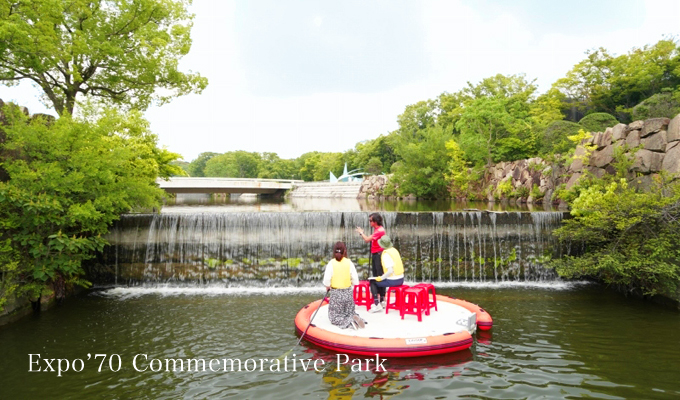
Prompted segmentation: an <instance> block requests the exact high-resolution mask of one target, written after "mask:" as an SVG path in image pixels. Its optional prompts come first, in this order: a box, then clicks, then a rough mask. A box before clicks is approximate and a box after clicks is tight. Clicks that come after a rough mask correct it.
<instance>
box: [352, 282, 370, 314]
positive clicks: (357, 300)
mask: <svg viewBox="0 0 680 400" xmlns="http://www.w3.org/2000/svg"><path fill="white" fill-rule="evenodd" d="M352 296H353V297H354V304H355V305H357V306H366V311H368V309H369V308H371V305H373V297H372V296H371V285H370V283H369V282H368V281H359V284H358V285H354V291H353V292H352Z"/></svg>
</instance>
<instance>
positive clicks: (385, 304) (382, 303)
mask: <svg viewBox="0 0 680 400" xmlns="http://www.w3.org/2000/svg"><path fill="white" fill-rule="evenodd" d="M380 305H381V306H382V308H385V307H387V302H386V301H385V300H383V301H381V302H380Z"/></svg>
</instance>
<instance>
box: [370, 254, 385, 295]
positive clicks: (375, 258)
mask: <svg viewBox="0 0 680 400" xmlns="http://www.w3.org/2000/svg"><path fill="white" fill-rule="evenodd" d="M380 257H382V251H380V252H378V253H371V270H372V271H373V276H382V274H383V267H382V260H381V259H380ZM371 282H373V281H371ZM371 287H373V286H371ZM371 293H373V289H371ZM378 293H379V294H380V296H381V297H385V288H384V287H382V288H378ZM373 298H374V299H375V298H376V297H375V294H373Z"/></svg>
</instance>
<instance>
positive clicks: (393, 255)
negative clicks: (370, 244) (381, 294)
mask: <svg viewBox="0 0 680 400" xmlns="http://www.w3.org/2000/svg"><path fill="white" fill-rule="evenodd" d="M378 244H379V245H380V247H382V248H383V252H382V255H381V256H380V261H381V262H382V269H383V274H382V275H380V276H377V277H371V278H368V279H369V280H370V282H371V294H372V295H373V299H374V300H373V302H374V304H373V306H371V309H370V310H368V311H369V312H373V313H375V312H378V311H381V310H384V309H385V308H384V306H383V305H382V304H381V303H380V301H379V300H378V290H379V288H386V287H392V286H401V285H403V284H404V263H403V262H402V261H401V255H400V254H399V251H397V249H395V248H394V246H392V239H390V237H389V236H387V235H384V236H383V237H381V238H380V239H378ZM383 290H384V289H383Z"/></svg>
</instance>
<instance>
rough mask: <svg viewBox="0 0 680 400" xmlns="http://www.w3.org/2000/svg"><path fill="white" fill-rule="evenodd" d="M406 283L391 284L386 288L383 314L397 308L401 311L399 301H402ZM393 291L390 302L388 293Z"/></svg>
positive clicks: (406, 286) (406, 287)
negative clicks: (392, 299) (392, 298)
mask: <svg viewBox="0 0 680 400" xmlns="http://www.w3.org/2000/svg"><path fill="white" fill-rule="evenodd" d="M408 288H409V286H408V285H400V286H391V287H388V288H387V293H386V294H385V314H387V313H388V312H389V311H390V310H399V312H400V313H401V303H403V301H404V300H403V297H404V289H408ZM392 292H394V301H393V302H391V303H390V293H392Z"/></svg>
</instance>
